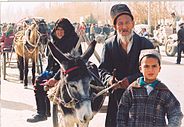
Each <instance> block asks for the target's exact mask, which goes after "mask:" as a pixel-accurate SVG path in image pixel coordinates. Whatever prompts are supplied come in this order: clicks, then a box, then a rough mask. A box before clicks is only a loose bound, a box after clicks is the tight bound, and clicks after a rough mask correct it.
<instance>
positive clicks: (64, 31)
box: [27, 18, 82, 122]
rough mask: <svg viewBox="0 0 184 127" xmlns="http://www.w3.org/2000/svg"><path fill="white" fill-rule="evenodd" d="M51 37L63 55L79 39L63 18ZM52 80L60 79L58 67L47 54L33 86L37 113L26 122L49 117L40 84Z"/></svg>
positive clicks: (44, 95) (57, 22)
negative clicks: (42, 69) (44, 67)
mask: <svg viewBox="0 0 184 127" xmlns="http://www.w3.org/2000/svg"><path fill="white" fill-rule="evenodd" d="M51 36H52V38H53V43H54V44H55V46H56V47H57V48H58V49H60V50H61V51H62V52H63V53H68V52H70V51H71V50H72V49H73V48H75V46H76V44H77V42H78V39H79V37H78V35H77V33H76V32H75V30H74V27H73V25H72V24H71V23H70V21H69V20H68V19H65V18H61V19H58V20H57V21H56V24H55V27H54V29H53V31H52V33H51ZM79 52H80V53H81V54H82V49H81V47H79ZM52 78H53V79H55V81H57V80H59V79H60V65H59V64H58V63H57V61H56V60H55V59H54V58H53V56H52V55H51V53H49V55H48V64H47V67H46V70H45V71H44V72H43V73H42V74H41V75H40V76H39V77H38V78H37V80H36V83H35V86H34V87H35V89H34V92H35V99H36V106H37V113H36V114H35V115H33V117H31V118H28V119H27V122H39V121H43V120H47V117H48V116H50V101H49V99H48V97H47V92H46V91H44V86H43V85H41V84H43V83H44V80H50V79H52Z"/></svg>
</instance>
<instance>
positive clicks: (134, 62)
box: [99, 33, 154, 127]
mask: <svg viewBox="0 0 184 127" xmlns="http://www.w3.org/2000/svg"><path fill="white" fill-rule="evenodd" d="M149 48H154V47H153V44H152V43H151V42H150V41H149V40H147V39H146V38H144V37H140V36H138V35H137V34H136V33H134V35H133V45H132V47H131V50H130V52H129V53H128V54H127V53H126V52H125V51H124V50H123V49H122V48H121V45H120V42H119V40H118V39H117V35H114V36H113V37H111V38H109V39H108V40H107V41H106V43H105V45H104V47H103V50H102V56H101V63H100V66H99V69H100V76H101V80H102V82H103V83H104V84H105V85H108V84H107V81H108V79H109V77H110V76H111V75H112V72H113V69H114V68H115V69H116V74H115V76H116V78H117V79H118V80H122V79H123V78H125V77H127V78H128V80H129V83H132V82H133V81H134V80H136V79H137V78H138V77H140V76H141V73H140V71H139V54H140V51H141V50H142V49H149ZM123 92H124V90H116V91H114V92H113V93H111V94H110V96H109V104H108V111H107V118H106V127H115V126H116V113H117V107H118V103H119V100H120V97H121V95H122V93H123Z"/></svg>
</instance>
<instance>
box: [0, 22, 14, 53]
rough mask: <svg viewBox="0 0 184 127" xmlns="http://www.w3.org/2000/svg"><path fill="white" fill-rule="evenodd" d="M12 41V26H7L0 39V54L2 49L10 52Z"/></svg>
mask: <svg viewBox="0 0 184 127" xmlns="http://www.w3.org/2000/svg"><path fill="white" fill-rule="evenodd" d="M13 39H14V33H13V26H12V25H8V26H7V30H6V32H4V33H3V35H2V37H1V38H0V42H1V52H2V51H3V50H4V49H8V50H11V48H12V44H13Z"/></svg>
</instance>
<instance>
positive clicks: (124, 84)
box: [114, 77, 130, 89]
mask: <svg viewBox="0 0 184 127" xmlns="http://www.w3.org/2000/svg"><path fill="white" fill-rule="evenodd" d="M129 85H130V84H129V81H128V78H126V77H125V78H124V79H122V80H120V81H118V82H117V85H116V86H115V88H114V89H126V88H127V87H128V86H129Z"/></svg>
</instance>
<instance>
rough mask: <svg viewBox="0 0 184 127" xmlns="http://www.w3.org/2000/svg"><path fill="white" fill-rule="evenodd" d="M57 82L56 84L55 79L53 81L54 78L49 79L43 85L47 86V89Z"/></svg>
mask: <svg viewBox="0 0 184 127" xmlns="http://www.w3.org/2000/svg"><path fill="white" fill-rule="evenodd" d="M57 82H58V80H56V79H54V78H51V79H49V80H48V81H47V82H46V83H45V85H47V86H49V87H53V86H55V85H56V83H57Z"/></svg>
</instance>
